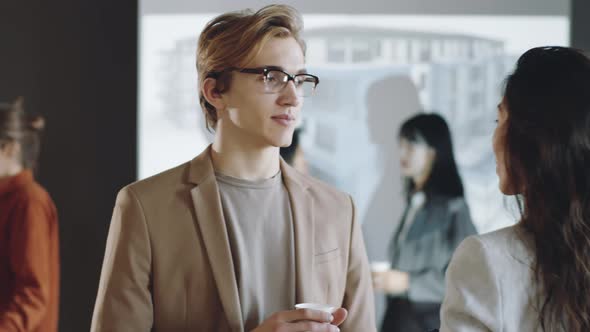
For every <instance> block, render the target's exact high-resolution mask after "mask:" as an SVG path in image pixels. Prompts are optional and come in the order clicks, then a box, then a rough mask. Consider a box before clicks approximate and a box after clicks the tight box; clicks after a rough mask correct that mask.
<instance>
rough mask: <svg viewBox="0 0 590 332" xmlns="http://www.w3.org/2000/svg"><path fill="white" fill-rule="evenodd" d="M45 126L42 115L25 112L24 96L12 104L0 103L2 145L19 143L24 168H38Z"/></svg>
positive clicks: (0, 141)
mask: <svg viewBox="0 0 590 332" xmlns="http://www.w3.org/2000/svg"><path fill="white" fill-rule="evenodd" d="M44 127H45V121H44V120H43V118H42V117H41V116H38V115H35V116H32V115H27V114H26V113H25V111H24V107H23V99H22V98H19V99H17V100H16V101H15V102H14V103H12V104H10V103H0V147H2V146H3V145H4V144H7V143H12V142H17V143H19V144H20V146H21V163H22V166H23V167H24V168H28V169H32V170H36V168H37V160H38V158H39V152H40V148H41V132H42V131H43V128H44Z"/></svg>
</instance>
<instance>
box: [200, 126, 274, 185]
mask: <svg viewBox="0 0 590 332" xmlns="http://www.w3.org/2000/svg"><path fill="white" fill-rule="evenodd" d="M220 130H222V129H221V128H218V129H217V132H216V134H215V140H214V141H213V145H212V148H211V160H212V162H213V168H214V169H215V171H216V172H219V173H221V174H224V175H229V176H231V177H235V178H238V179H244V180H262V179H268V178H271V177H273V176H274V175H276V174H277V173H278V172H279V169H280V162H279V160H280V157H279V148H278V147H274V146H268V145H266V146H265V145H263V144H255V143H254V142H251V141H250V140H247V139H244V138H241V139H240V138H238V137H235V136H229V135H223V134H222V133H221V132H220Z"/></svg>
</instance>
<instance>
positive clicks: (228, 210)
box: [216, 172, 295, 331]
mask: <svg viewBox="0 0 590 332" xmlns="http://www.w3.org/2000/svg"><path fill="white" fill-rule="evenodd" d="M216 177H217V183H218V186H219V193H220V196H221V205H222V207H223V216H224V218H225V223H226V225H227V231H228V237H229V243H230V247H231V252H232V258H233V262H234V267H235V273H236V280H237V282H238V292H239V297H240V305H241V310H242V317H243V319H244V322H243V323H244V329H245V331H250V330H252V329H254V328H256V327H257V326H258V325H259V324H260V323H261V322H262V321H264V320H265V319H266V318H268V316H270V315H271V314H273V313H274V312H277V311H283V310H290V309H292V308H293V306H294V304H295V250H294V240H293V219H292V213H291V204H290V201H289V195H288V193H287V190H286V188H285V185H284V184H283V181H282V176H281V173H280V172H279V173H278V174H277V175H275V176H273V177H272V178H270V179H265V180H260V181H247V180H242V179H237V178H232V177H230V176H227V175H223V174H219V173H216Z"/></svg>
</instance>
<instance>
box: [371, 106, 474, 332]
mask: <svg viewBox="0 0 590 332" xmlns="http://www.w3.org/2000/svg"><path fill="white" fill-rule="evenodd" d="M399 149H400V169H401V173H402V175H403V177H404V181H405V193H406V201H407V206H406V209H405V211H404V214H403V217H402V220H401V222H400V225H399V227H398V229H397V230H396V231H395V232H394V236H393V239H392V240H391V242H390V250H389V253H390V259H391V268H390V269H389V270H386V271H375V272H373V282H374V283H373V285H374V287H375V289H376V290H378V291H382V292H385V293H386V294H387V295H388V298H387V309H386V312H385V316H384V318H383V322H382V325H381V331H383V332H395V331H403V332H412V331H420V332H423V331H427V330H429V329H433V328H437V327H438V326H439V325H440V322H439V310H440V304H441V302H442V300H443V297H444V287H445V284H444V274H445V270H446V267H447V265H448V263H449V261H450V260H451V256H452V254H453V251H454V250H455V248H456V247H457V246H458V245H459V243H460V242H461V241H462V240H463V239H464V238H465V237H467V236H469V235H472V234H475V233H476V230H475V227H474V226H473V223H472V221H471V217H470V214H469V208H468V206H467V202H466V201H465V198H464V194H463V184H462V182H461V178H460V176H459V172H458V171H457V166H456V163H455V158H454V156H453V146H452V142H451V133H450V131H449V128H448V126H447V123H446V121H445V120H444V119H443V118H442V117H441V116H440V115H437V114H418V115H415V116H413V117H411V118H410V119H408V120H406V121H405V122H404V123H403V124H402V125H401V128H400V131H399Z"/></svg>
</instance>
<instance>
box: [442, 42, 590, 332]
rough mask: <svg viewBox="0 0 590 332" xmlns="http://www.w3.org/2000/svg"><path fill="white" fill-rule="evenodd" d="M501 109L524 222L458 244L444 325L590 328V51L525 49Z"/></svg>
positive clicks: (507, 167) (499, 137)
mask: <svg viewBox="0 0 590 332" xmlns="http://www.w3.org/2000/svg"><path fill="white" fill-rule="evenodd" d="M497 112H498V125H497V127H496V131H495V132H494V138H493V147H494V154H495V156H496V164H497V167H496V172H497V173H498V177H499V179H500V191H501V192H502V193H504V194H505V195H514V196H515V197H516V198H517V202H518V203H519V207H520V211H521V216H520V221H519V222H518V223H517V224H516V225H515V226H511V227H507V228H504V229H501V230H498V231H495V232H492V233H489V234H485V235H480V236H474V237H470V238H468V239H466V240H465V241H464V242H463V243H462V244H461V246H460V247H459V248H458V249H457V252H456V253H455V255H454V256H453V260H452V262H451V264H450V265H449V269H448V273H447V294H446V297H445V300H444V303H443V307H442V310H441V332H462V331H469V332H479V331H505V332H528V331H548V332H549V331H550V332H553V331H563V332H565V331H567V332H587V331H590V297H589V295H590V175H589V171H590V59H589V58H588V57H587V56H586V55H584V54H583V53H582V52H580V51H577V50H574V49H571V48H565V47H539V48H534V49H531V50H529V51H527V52H526V53H525V54H523V55H522V56H521V57H520V59H519V60H518V63H517V65H516V70H515V71H514V73H512V74H511V75H510V76H508V79H507V81H506V88H505V91H504V98H503V99H502V101H501V102H500V104H499V105H498V111H497Z"/></svg>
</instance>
